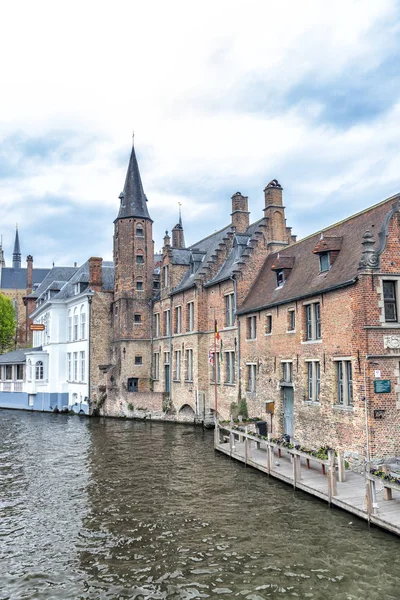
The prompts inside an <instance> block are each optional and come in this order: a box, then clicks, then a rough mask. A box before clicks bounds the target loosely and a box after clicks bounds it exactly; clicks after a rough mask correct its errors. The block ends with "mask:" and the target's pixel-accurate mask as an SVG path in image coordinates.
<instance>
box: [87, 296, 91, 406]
mask: <svg viewBox="0 0 400 600" xmlns="http://www.w3.org/2000/svg"><path fill="white" fill-rule="evenodd" d="M87 299H88V307H89V314H88V333H87V336H88V405H89V414H90V413H91V400H90V334H91V327H90V321H91V317H92V310H91V309H92V295H90V296H89V295H88V296H87Z"/></svg>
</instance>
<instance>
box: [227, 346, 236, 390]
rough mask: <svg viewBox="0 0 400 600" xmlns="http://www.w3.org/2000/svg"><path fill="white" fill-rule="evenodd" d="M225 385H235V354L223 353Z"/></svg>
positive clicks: (231, 352)
mask: <svg viewBox="0 0 400 600" xmlns="http://www.w3.org/2000/svg"><path fill="white" fill-rule="evenodd" d="M225 383H235V353H234V352H233V351H229V352H225Z"/></svg>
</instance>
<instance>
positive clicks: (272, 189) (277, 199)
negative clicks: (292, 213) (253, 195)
mask: <svg viewBox="0 0 400 600" xmlns="http://www.w3.org/2000/svg"><path fill="white" fill-rule="evenodd" d="M264 196H265V208H267V207H268V206H282V186H281V185H280V183H279V182H278V180H277V179H273V180H272V181H270V182H269V184H268V185H267V187H266V188H264Z"/></svg>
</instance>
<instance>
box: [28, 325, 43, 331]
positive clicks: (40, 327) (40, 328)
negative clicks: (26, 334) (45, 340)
mask: <svg viewBox="0 0 400 600" xmlns="http://www.w3.org/2000/svg"><path fill="white" fill-rule="evenodd" d="M29 329H30V330H31V331H44V330H45V329H46V327H45V326H44V324H43V323H31V324H30V325H29Z"/></svg>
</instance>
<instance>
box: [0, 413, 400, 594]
mask: <svg viewBox="0 0 400 600" xmlns="http://www.w3.org/2000/svg"><path fill="white" fill-rule="evenodd" d="M0 464H1V467H0V498H1V500H0V557H1V560H0V580H1V582H2V586H1V588H0V600H5V599H6V598H12V600H19V599H25V598H29V599H30V600H31V599H33V598H38V599H40V600H42V599H46V598H52V599H58V598H62V599H64V598H66V599H70V598H72V599H75V598H79V599H87V600H89V599H96V600H97V599H102V598H105V599H106V598H107V599H108V598H110V599H111V598H112V599H115V598H129V599H131V598H138V599H140V600H145V599H151V598H154V599H155V598H177V599H185V600H188V599H192V598H216V597H219V598H224V597H226V598H229V597H236V596H237V597H243V598H247V600H260V598H261V599H262V600H266V599H267V598H288V597H297V598H313V599H315V600H318V599H320V598H321V599H323V600H328V599H330V598H333V599H334V600H337V599H338V600H342V599H343V600H349V599H358V598H363V599H365V600H367V599H368V600H382V599H383V598H384V599H385V600H392V599H393V600H399V594H398V591H397V590H398V585H399V579H398V573H399V572H400V562H399V561H400V558H399V556H400V552H399V545H398V544H399V541H398V539H397V538H394V537H391V536H390V535H388V534H385V533H383V532H380V531H379V530H371V532H369V531H368V529H367V527H366V525H365V524H364V523H362V522H359V521H357V520H354V519H352V522H353V524H352V525H351V527H350V526H349V524H348V523H349V520H348V516H347V515H346V514H345V513H341V512H339V511H335V510H329V509H328V507H327V506H326V505H325V504H323V503H320V502H319V501H317V500H315V499H313V498H310V497H308V496H306V495H305V494H302V493H301V492H296V493H295V494H294V493H293V491H292V489H291V488H289V487H288V486H285V485H284V484H281V483H279V482H277V481H274V480H271V479H268V478H267V477H265V476H262V475H261V474H259V473H257V472H256V471H252V470H250V469H245V468H243V467H242V466H241V465H239V464H236V463H234V462H231V461H229V460H228V459H227V458H226V457H223V456H220V455H217V454H215V453H214V450H213V448H212V434H211V432H203V431H202V430H192V429H188V428H187V427H183V426H173V425H172V426H171V425H169V424H154V423H153V424H150V423H138V422H129V421H118V420H110V421H104V420H95V419H93V420H86V419H78V418H74V417H66V416H64V415H58V416H55V415H44V414H43V415H42V414H35V413H18V412H15V411H14V412H12V411H0ZM382 573H384V577H382Z"/></svg>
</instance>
